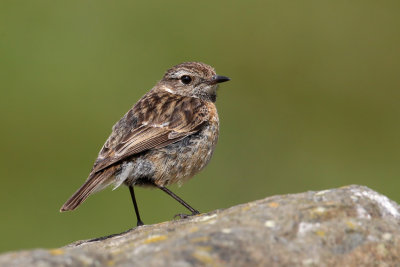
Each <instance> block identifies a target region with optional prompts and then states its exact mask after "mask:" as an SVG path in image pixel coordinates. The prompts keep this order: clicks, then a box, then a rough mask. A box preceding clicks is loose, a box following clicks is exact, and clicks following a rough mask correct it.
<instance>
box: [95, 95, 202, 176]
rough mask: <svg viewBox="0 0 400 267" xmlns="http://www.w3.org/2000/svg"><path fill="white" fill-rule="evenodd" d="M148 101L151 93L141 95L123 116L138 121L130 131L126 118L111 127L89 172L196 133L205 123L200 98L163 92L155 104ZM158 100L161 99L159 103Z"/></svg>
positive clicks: (150, 99) (150, 98)
mask: <svg viewBox="0 0 400 267" xmlns="http://www.w3.org/2000/svg"><path fill="white" fill-rule="evenodd" d="M153 94H154V93H153ZM160 94H161V96H160ZM152 99H154V97H152V95H151V94H149V95H146V96H144V97H143V98H142V99H141V100H140V101H139V102H138V103H137V104H136V105H135V106H134V107H133V108H132V110H130V111H129V112H128V113H127V114H130V113H131V116H132V113H133V116H135V118H138V120H137V121H135V122H136V123H135V125H134V126H133V127H132V128H129V125H127V123H125V121H123V120H124V119H125V118H126V117H127V115H125V116H124V117H123V118H122V119H121V120H120V121H119V122H118V123H117V124H116V125H115V126H114V127H113V133H112V134H111V136H110V137H109V138H108V140H107V142H106V144H105V145H104V147H103V149H102V150H101V151H100V154H99V157H98V159H97V160H96V163H95V166H94V167H93V170H92V173H95V172H99V171H101V170H103V169H105V168H107V167H109V166H110V165H112V164H114V163H116V162H119V161H121V160H123V159H125V158H127V157H130V156H132V155H135V154H138V153H140V152H143V151H146V150H149V149H153V148H161V147H165V146H167V145H169V144H172V143H174V142H177V141H179V140H181V139H183V138H185V137H186V136H188V135H191V134H193V133H196V132H197V131H198V130H199V129H200V128H201V127H202V126H203V124H204V123H205V122H206V121H207V120H208V110H207V107H206V105H205V103H204V102H203V101H202V100H200V99H197V98H191V97H184V96H178V95H173V94H170V93H167V92H166V93H160V92H158V93H157V99H158V102H157V103H152ZM160 99H163V103H162V104H160V102H159V101H160ZM165 105H169V108H166V107H165ZM120 126H122V128H124V129H120V128H121V127H120ZM125 128H128V130H126V129H125Z"/></svg>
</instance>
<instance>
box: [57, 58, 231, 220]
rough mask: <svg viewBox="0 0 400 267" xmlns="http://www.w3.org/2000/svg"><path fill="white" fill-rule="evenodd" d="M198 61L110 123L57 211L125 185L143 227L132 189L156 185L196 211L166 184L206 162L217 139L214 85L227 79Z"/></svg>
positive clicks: (181, 67)
mask: <svg viewBox="0 0 400 267" xmlns="http://www.w3.org/2000/svg"><path fill="white" fill-rule="evenodd" d="M229 80H230V78H228V77H226V76H221V75H217V74H216V72H215V70H214V68H213V67H211V66H209V65H207V64H204V63H201V62H184V63H181V64H178V65H176V66H173V67H172V68H170V69H168V70H167V71H166V72H165V74H164V76H163V78H162V79H161V80H160V81H159V82H158V83H157V84H156V85H155V86H154V87H153V88H152V89H151V90H150V91H148V92H147V93H146V94H145V95H144V96H143V97H142V98H140V99H139V100H138V102H137V103H136V104H135V105H133V107H132V108H131V109H130V110H129V111H128V112H127V113H126V114H125V115H124V116H123V117H122V118H121V119H120V120H119V121H118V122H117V123H116V124H115V125H114V126H113V127H112V132H111V134H110V136H109V137H108V139H107V140H106V142H105V144H104V145H103V147H102V148H101V150H100V152H99V154H98V157H97V159H96V161H95V163H94V165H93V168H92V170H91V172H90V173H89V176H88V178H87V180H86V181H85V182H84V183H83V185H82V186H81V187H80V188H79V189H78V190H77V191H76V192H75V193H74V194H73V195H72V196H71V197H70V198H69V199H68V200H67V201H66V202H65V204H64V205H63V206H62V207H61V209H60V211H61V212H64V211H70V210H74V209H76V208H77V207H78V206H79V205H80V204H82V202H83V201H85V200H86V199H87V198H88V197H89V196H90V195H91V194H93V193H95V192H98V191H100V190H103V189H104V188H106V187H108V186H111V185H113V186H114V189H116V188H118V187H119V186H120V185H122V184H124V185H126V186H127V187H128V188H129V192H130V195H131V199H132V203H133V206H134V210H135V214H136V219H137V226H141V225H143V224H144V223H143V221H142V219H141V217H140V214H139V208H138V204H137V201H136V197H135V192H134V187H135V186H142V187H153V188H159V189H161V190H162V191H164V192H165V193H167V194H168V195H170V196H171V197H172V198H173V199H175V200H176V201H178V202H179V203H180V204H182V205H183V206H184V207H185V208H187V209H188V210H189V211H190V212H191V214H177V215H176V216H179V217H181V218H186V217H188V216H192V215H196V214H199V211H198V210H196V209H194V208H192V207H191V206H190V205H189V204H187V203H186V202H185V201H184V200H182V199H181V198H180V197H178V196H177V195H175V194H174V193H173V192H172V191H171V190H169V189H168V188H167V186H169V185H172V184H178V185H182V184H183V183H184V182H186V181H187V180H188V179H189V178H191V177H193V176H194V175H195V174H197V173H198V172H199V171H201V170H202V169H203V168H204V167H205V166H206V165H207V164H208V162H209V161H210V159H211V156H212V154H213V152H214V149H215V146H216V144H217V141H218V135H219V118H218V113H217V109H216V105H215V102H216V97H217V88H218V86H219V84H220V83H223V82H227V81H229Z"/></svg>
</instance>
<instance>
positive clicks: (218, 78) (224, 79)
mask: <svg viewBox="0 0 400 267" xmlns="http://www.w3.org/2000/svg"><path fill="white" fill-rule="evenodd" d="M230 80H231V79H230V78H228V77H226V76H221V75H214V76H213V78H212V80H211V83H213V84H216V83H223V82H227V81H230Z"/></svg>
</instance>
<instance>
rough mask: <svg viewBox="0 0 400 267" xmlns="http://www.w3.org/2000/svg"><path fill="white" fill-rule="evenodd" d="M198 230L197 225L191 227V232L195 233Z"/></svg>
mask: <svg viewBox="0 0 400 267" xmlns="http://www.w3.org/2000/svg"><path fill="white" fill-rule="evenodd" d="M197 231H199V227H197V226H195V227H192V228H190V229H189V233H194V232H197Z"/></svg>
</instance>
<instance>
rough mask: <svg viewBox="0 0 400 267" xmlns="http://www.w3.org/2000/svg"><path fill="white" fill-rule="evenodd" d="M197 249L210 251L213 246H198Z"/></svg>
mask: <svg viewBox="0 0 400 267" xmlns="http://www.w3.org/2000/svg"><path fill="white" fill-rule="evenodd" d="M196 249H198V250H202V251H207V252H208V251H211V250H212V247H210V246H197V247H196Z"/></svg>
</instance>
